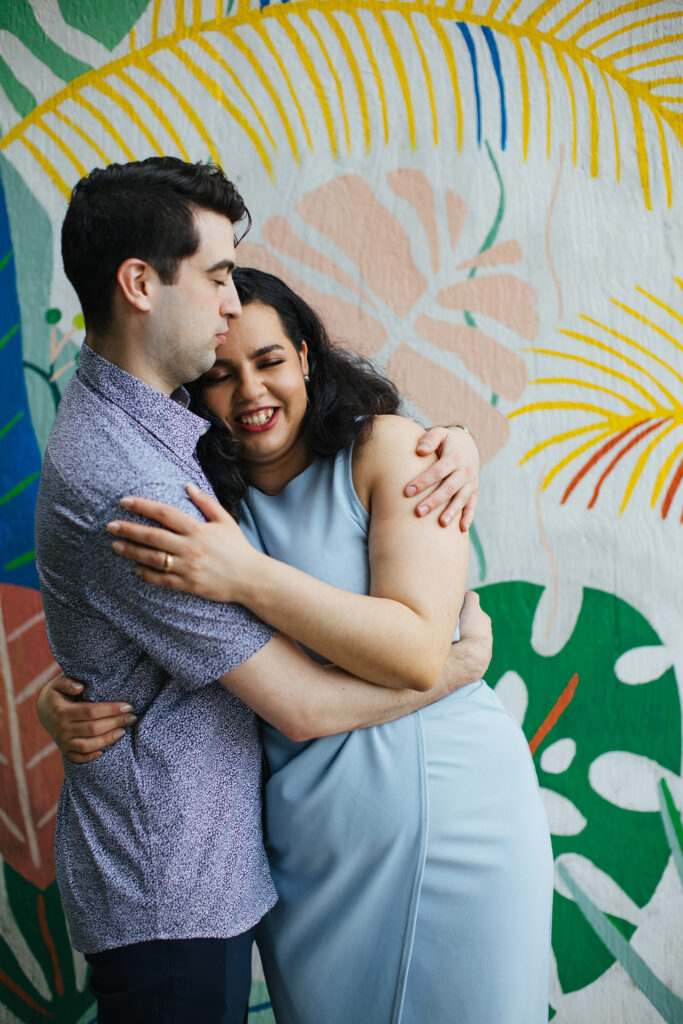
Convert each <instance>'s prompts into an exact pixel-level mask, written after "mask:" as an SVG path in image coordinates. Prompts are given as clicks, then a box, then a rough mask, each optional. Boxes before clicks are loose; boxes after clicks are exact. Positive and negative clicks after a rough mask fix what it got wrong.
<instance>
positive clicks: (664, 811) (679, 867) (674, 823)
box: [658, 779, 683, 885]
mask: <svg viewBox="0 0 683 1024" xmlns="http://www.w3.org/2000/svg"><path fill="white" fill-rule="evenodd" d="M658 796H659V813H660V814H661V816H662V824H663V825H664V831H665V832H666V838H667V841H668V843H669V846H670V847H671V855H672V857H673V859H674V864H675V866H676V871H677V872H678V877H679V878H680V880H681V885H683V822H681V816H680V814H679V813H678V810H677V809H676V805H675V803H674V798H673V797H672V795H671V790H670V789H669V787H668V786H667V784H666V781H665V780H664V779H661V780H660V783H659V787H658Z"/></svg>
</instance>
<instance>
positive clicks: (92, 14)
mask: <svg viewBox="0 0 683 1024" xmlns="http://www.w3.org/2000/svg"><path fill="white" fill-rule="evenodd" d="M148 5H149V0H118V2H117V3H115V4H106V3H87V2H85V3H84V0H59V9H60V11H61V12H62V17H63V18H64V21H65V22H66V23H67V24H68V25H71V26H72V28H77V29H79V30H80V31H81V32H85V33H86V35H89V36H90V37H91V38H92V39H97V41H98V42H99V43H102V44H103V45H104V46H106V47H107V49H108V50H113V49H114V47H115V46H116V45H117V44H118V43H120V42H121V40H122V39H123V37H124V36H125V35H126V33H128V32H130V30H131V28H132V27H133V26H134V25H135V22H136V21H137V20H138V18H139V17H140V15H141V14H142V13H143V12H144V11H145V10H146V8H147V7H148Z"/></svg>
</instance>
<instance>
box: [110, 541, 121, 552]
mask: <svg viewBox="0 0 683 1024" xmlns="http://www.w3.org/2000/svg"><path fill="white" fill-rule="evenodd" d="M112 548H113V549H114V551H115V552H116V554H117V555H120V554H121V552H122V551H123V543H122V542H121V541H120V540H115V541H114V543H113V544H112Z"/></svg>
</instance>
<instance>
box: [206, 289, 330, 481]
mask: <svg viewBox="0 0 683 1024" xmlns="http://www.w3.org/2000/svg"><path fill="white" fill-rule="evenodd" d="M305 373H308V359H307V348H306V343H305V342H303V343H302V348H301V351H300V352H298V351H297V350H296V348H295V347H294V345H293V344H292V342H291V341H290V340H289V338H288V337H287V335H286V334H285V332H284V331H283V329H282V324H281V322H280V318H279V316H278V314H277V313H276V312H275V310H274V309H272V308H271V307H270V306H264V305H263V304H261V303H260V302H252V303H250V304H249V305H247V306H244V307H243V310H242V316H241V317H240V319H239V320H234V321H233V322H232V324H231V326H230V334H229V335H228V340H227V343H226V344H225V345H221V346H220V347H219V348H218V350H217V359H216V363H215V365H214V366H213V367H212V368H211V369H210V370H209V371H208V372H207V373H205V374H204V376H203V377H202V379H201V380H202V384H203V396H204V401H205V402H206V404H207V406H208V407H209V409H211V411H212V412H213V413H214V414H215V415H216V416H219V417H220V419H222V420H223V421H224V423H226V424H227V426H228V427H229V428H230V430H231V432H232V434H233V436H234V437H236V438H237V439H238V440H239V442H240V444H241V445H242V454H243V457H244V460H245V462H246V463H247V468H248V471H249V475H250V477H251V478H252V482H253V483H255V484H256V486H260V482H265V483H266V487H264V488H263V489H267V490H268V491H271V490H273V488H274V489H276V490H279V489H281V488H282V487H283V486H284V485H285V483H287V482H288V480H289V479H292V477H294V476H296V475H297V473H300V472H301V471H302V469H304V468H305V467H306V466H307V465H308V463H309V462H310V456H309V454H308V453H307V451H306V448H305V444H304V442H303V440H302V439H301V437H300V434H301V423H302V420H303V418H304V415H305V413H306V404H307V397H306V383H305V381H304V374H305Z"/></svg>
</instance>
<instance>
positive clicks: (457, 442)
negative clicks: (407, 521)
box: [403, 427, 479, 533]
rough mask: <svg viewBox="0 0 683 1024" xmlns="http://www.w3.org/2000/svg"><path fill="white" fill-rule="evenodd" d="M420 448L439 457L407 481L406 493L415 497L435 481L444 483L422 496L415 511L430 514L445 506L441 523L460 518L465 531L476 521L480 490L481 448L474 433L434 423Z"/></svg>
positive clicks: (419, 450) (425, 452)
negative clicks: (434, 425)
mask: <svg viewBox="0 0 683 1024" xmlns="http://www.w3.org/2000/svg"><path fill="white" fill-rule="evenodd" d="M416 450H417V453H418V455H431V454H432V453H434V452H436V454H437V455H438V461H437V462H435V463H434V465H433V466H430V467H429V469H428V470H426V471H425V472H424V473H422V474H421V475H420V476H418V477H415V479H414V480H411V481H410V483H408V484H406V487H405V489H404V492H403V493H404V494H405V495H406V497H407V498H412V497H413V496H414V495H416V494H422V492H423V491H426V490H428V488H430V487H434V485H435V484H439V483H440V484H441V486H440V487H437V488H436V490H435V491H433V492H432V494H430V495H429V496H428V497H426V498H424V499H421V501H420V503H419V505H418V506H417V507H416V509H415V514H416V515H418V516H426V515H429V513H430V512H432V511H433V510H434V509H435V508H441V507H442V506H445V507H443V508H442V511H441V514H440V515H439V523H440V524H441V526H448V525H449V524H450V523H451V522H453V521H456V522H459V524H460V529H461V530H462V532H463V533H465V532H466V531H467V530H469V528H470V526H471V525H472V520H473V519H474V510H475V508H476V504H477V495H478V493H479V450H478V448H477V446H476V444H475V443H474V440H473V439H472V435H471V434H469V433H468V432H467V431H466V430H464V429H463V428H462V427H432V428H431V430H428V431H427V433H426V434H424V436H423V437H421V438H420V440H419V441H418V445H417V449H416Z"/></svg>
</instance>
